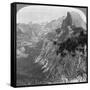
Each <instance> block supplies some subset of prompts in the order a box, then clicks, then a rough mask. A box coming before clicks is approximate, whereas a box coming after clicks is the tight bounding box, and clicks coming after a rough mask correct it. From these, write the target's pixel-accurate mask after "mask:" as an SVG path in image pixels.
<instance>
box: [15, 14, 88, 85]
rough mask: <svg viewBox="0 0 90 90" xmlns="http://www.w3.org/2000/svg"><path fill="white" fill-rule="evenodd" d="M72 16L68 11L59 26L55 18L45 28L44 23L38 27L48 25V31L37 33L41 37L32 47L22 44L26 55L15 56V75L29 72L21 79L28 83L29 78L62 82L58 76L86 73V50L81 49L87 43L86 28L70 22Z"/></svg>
mask: <svg viewBox="0 0 90 90" xmlns="http://www.w3.org/2000/svg"><path fill="white" fill-rule="evenodd" d="M73 20H74V19H73V18H72V13H70V12H68V13H67V16H66V18H64V19H63V20H62V23H60V26H59V23H58V22H57V21H56V20H54V21H52V22H51V23H49V25H47V27H45V28H44V26H45V25H44V26H43V28H42V29H46V28H49V30H50V32H48V33H47V34H40V35H42V36H44V38H43V39H41V40H40V41H38V42H37V43H34V44H35V47H31V46H30V47H29V46H28V45H26V46H24V47H25V53H28V54H29V55H28V57H27V58H25V59H23V58H19V59H18V61H17V62H18V77H19V76H20V75H22V77H23V78H26V76H30V77H28V78H27V81H25V82H26V83H28V82H30V80H31V78H33V79H34V80H33V82H36V83H35V84H37V81H38V82H39V83H40V82H45V83H47V82H46V81H48V82H51V83H54V82H55V81H56V82H59V83H60V82H61V83H62V82H64V80H63V79H62V77H64V79H65V78H66V79H67V81H68V82H69V80H73V79H75V78H77V77H78V76H80V77H81V76H82V78H83V77H84V74H85V75H86V71H85V70H86V69H85V68H86V66H85V65H86V57H87V54H86V56H85V50H86V48H87V47H86V48H85V46H87V32H86V31H85V30H84V29H83V28H82V26H81V25H80V26H79V27H78V26H77V25H76V24H73ZM55 22H57V23H55ZM54 24H55V27H54ZM36 26H37V25H36ZM58 26H59V28H58ZM30 27H31V26H30ZM41 27H42V26H41ZM52 27H54V28H53V32H51V29H52ZM39 28H40V27H38V30H39ZM34 29H36V27H34ZM34 29H33V30H34ZM42 29H40V30H42ZM38 30H37V31H38ZM44 31H45V30H44ZM33 36H35V34H33ZM37 36H38V35H37ZM39 38H40V36H39ZM29 39H30V38H29ZM24 40H25V39H24ZM25 41H27V39H26V40H25ZM29 41H30V40H29ZM29 41H28V42H29ZM32 46H33V45H32ZM81 55H82V56H83V57H84V59H83V57H82V56H81ZM81 67H83V68H81ZM33 71H35V72H33ZM31 73H32V74H31ZM85 78H86V77H85ZM28 79H29V80H28ZM44 80H46V81H44ZM23 81H24V80H23ZM39 83H38V84H39ZM64 83H65V82H64Z"/></svg>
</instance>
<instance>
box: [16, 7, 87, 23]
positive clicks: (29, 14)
mask: <svg viewBox="0 0 90 90" xmlns="http://www.w3.org/2000/svg"><path fill="white" fill-rule="evenodd" d="M67 11H70V12H71V11H75V12H78V13H79V14H80V16H81V17H82V19H83V20H84V21H85V22H86V16H85V14H84V13H83V12H82V11H81V10H79V9H76V8H70V7H55V6H40V5H34V6H26V7H23V8H21V9H19V10H18V12H17V23H26V24H27V23H29V22H33V23H44V22H49V21H51V20H54V19H58V18H59V17H62V16H66V15H67Z"/></svg>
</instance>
